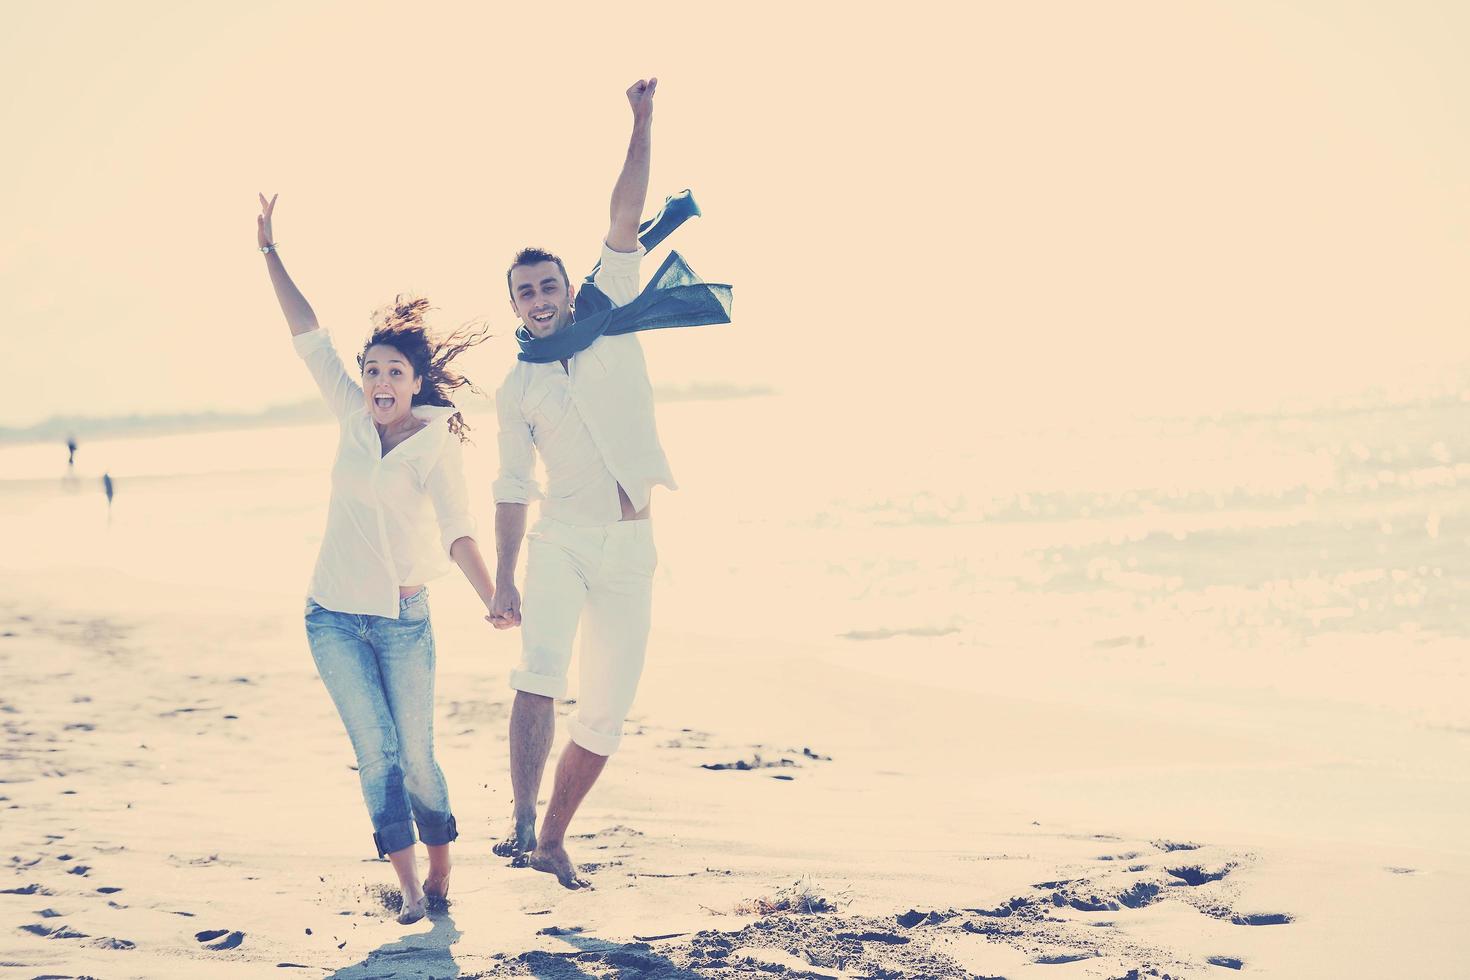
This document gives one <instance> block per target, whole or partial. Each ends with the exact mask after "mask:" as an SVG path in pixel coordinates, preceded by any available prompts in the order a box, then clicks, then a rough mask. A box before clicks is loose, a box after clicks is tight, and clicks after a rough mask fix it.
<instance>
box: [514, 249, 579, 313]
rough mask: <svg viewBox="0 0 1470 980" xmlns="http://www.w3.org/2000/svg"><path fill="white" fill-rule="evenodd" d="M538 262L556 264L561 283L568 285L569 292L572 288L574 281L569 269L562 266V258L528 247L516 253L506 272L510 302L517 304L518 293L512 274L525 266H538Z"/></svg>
mask: <svg viewBox="0 0 1470 980" xmlns="http://www.w3.org/2000/svg"><path fill="white" fill-rule="evenodd" d="M538 262H555V263H556V267H557V268H558V269H560V270H561V281H562V282H563V283H565V284H566V287H567V291H568V292H570V291H571V288H572V280H571V279H570V278H568V277H567V267H566V266H565V265H563V264H562V261H561V256H559V255H553V254H551V253H550V252H548V251H546V249H544V248H535V247H534V246H533V247H528V248H523V249H521V250H520V251H519V252H517V253H516V257H515V258H513V259H511V260H510V268H509V269H506V270H505V288H506V289H508V290H510V301H511V302H512V303H514V302H515V299H516V291H515V289H513V288H512V287H511V284H510V274H511V273H512V272H514V271H516V268H517V267H519V266H523V265H536V264H537V263H538Z"/></svg>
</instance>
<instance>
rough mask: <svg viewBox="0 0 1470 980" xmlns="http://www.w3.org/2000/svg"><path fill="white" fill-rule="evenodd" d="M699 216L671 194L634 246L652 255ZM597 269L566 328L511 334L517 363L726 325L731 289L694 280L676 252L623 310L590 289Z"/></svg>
mask: <svg viewBox="0 0 1470 980" xmlns="http://www.w3.org/2000/svg"><path fill="white" fill-rule="evenodd" d="M699 213H700V211H699V205H697V204H695V203H694V197H693V195H691V194H690V193H689V191H687V190H686V191H682V192H680V193H678V194H675V195H674V196H673V197H671V198H669V199H668V200H666V201H664V206H663V208H661V209H660V210H659V212H658V214H656V215H654V216H653V217H652V218H650V219H649V220H648V221H645V222H643V224H641V225H639V226H638V243H639V244H640V245H642V246H643V248H644V250H645V251H647V250H649V249H652V248H653V247H654V246H655V245H657V244H658V243H659V242H661V241H663V240H664V239H665V238H667V237H668V236H669V234H670V232H672V231H673V230H674V229H675V228H678V227H679V226H680V225H682V224H683V223H684V222H685V221H686V220H688V219H689V218H692V217H694V216H695V215H697V214H699ZM601 266H602V263H601V262H599V263H598V264H597V266H596V267H594V268H593V270H592V272H591V273H590V274H588V276H587V278H586V280H585V281H583V283H582V285H581V286H580V287H579V288H578V289H577V305H576V309H575V314H574V319H573V320H572V322H571V323H569V324H567V325H566V326H564V327H562V328H561V329H560V330H558V331H557V332H556V333H554V334H552V335H551V336H550V337H535V336H533V335H532V334H531V332H530V331H529V330H527V329H526V328H525V326H521V327H519V328H518V329H517V330H516V342H517V343H519V344H520V346H521V353H520V359H521V360H523V361H530V362H531V363H533V364H549V363H551V362H552V361H560V360H564V359H566V358H569V357H571V356H572V355H573V354H576V353H578V352H580V351H583V350H586V349H587V348H588V347H589V346H590V345H591V344H592V342H593V341H594V340H596V339H597V338H598V337H601V336H602V335H603V334H609V335H613V336H616V335H617V334H622V333H633V332H634V331H635V330H660V329H663V328H664V327H698V326H704V325H706V324H711V323H729V322H730V303H731V301H732V298H733V297H732V293H731V288H730V287H729V286H727V285H722V284H719V283H708V282H705V281H704V280H703V279H700V278H699V276H697V275H695V273H694V270H693V269H691V268H689V263H687V262H685V261H684V256H682V255H680V254H679V253H678V252H670V253H669V254H668V257H667V258H665V259H664V261H663V264H662V265H660V266H659V267H658V271H657V272H655V273H654V274H653V278H652V279H650V280H649V281H648V285H647V286H644V287H643V291H642V292H641V293H639V294H638V298H637V299H635V300H633V302H631V303H629V304H627V305H626V306H613V305H612V300H610V299H608V298H607V296H606V294H604V293H603V291H602V290H600V289H598V288H597V287H596V286H595V285H593V284H592V279H593V277H594V276H596V275H597V269H598V268H601Z"/></svg>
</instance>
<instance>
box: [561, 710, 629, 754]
mask: <svg viewBox="0 0 1470 980" xmlns="http://www.w3.org/2000/svg"><path fill="white" fill-rule="evenodd" d="M567 733H568V734H569V735H571V736H572V741H573V742H576V743H577V744H578V745H580V746H582V748H584V749H586V750H587V751H588V752H591V753H592V754H593V755H612V754H613V753H614V752H616V751H617V750H618V744H619V743H620V742H622V740H623V736H622V735H621V734H618V735H604V734H603V733H602V732H594V731H593V730H592V729H590V728H588V727H587V726H586V725H584V724H582V723H581V722H580V721H578V720H577V719H576V718H570V719H568V720H567Z"/></svg>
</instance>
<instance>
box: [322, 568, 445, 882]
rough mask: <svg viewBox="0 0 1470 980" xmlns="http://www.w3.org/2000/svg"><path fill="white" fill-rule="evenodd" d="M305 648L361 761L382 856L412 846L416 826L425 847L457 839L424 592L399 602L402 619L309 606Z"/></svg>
mask: <svg viewBox="0 0 1470 980" xmlns="http://www.w3.org/2000/svg"><path fill="white" fill-rule="evenodd" d="M306 639H307V643H308V644H309V645H310V646H311V656H312V659H314V660H315V661H316V668H317V672H318V673H320V674H321V678H322V683H323V684H325V685H326V686H327V692H328V693H329V694H331V695H332V701H333V703H334V704H336V706H337V713H338V714H339V715H341V716H342V723H343V724H344V725H346V726H347V736H348V738H350V739H351V740H352V750H353V751H354V752H355V753H357V774H358V776H359V778H361V780H362V797H363V800H364V801H365V802H366V803H367V808H368V814H369V815H370V816H371V817H372V821H373V842H374V843H375V844H376V845H377V847H378V856H379V857H382V856H383V855H385V854H391V853H392V852H394V851H398V850H402V849H403V848H405V847H411V846H412V845H413V842H414V836H413V828H414V824H417V825H418V831H419V839H421V840H422V841H423V842H424V843H425V844H448V843H449V842H450V841H452V840H454V839H455V838H456V837H458V836H459V833H458V830H457V829H456V828H455V824H454V816H453V815H452V814H451V813H450V812H449V788H448V787H447V786H446V785H445V783H444V773H443V772H442V771H441V770H440V769H439V763H438V762H436V761H435V759H434V630H433V627H432V626H431V625H430V624H429V595H428V590H427V589H420V590H419V591H418V592H416V593H415V594H413V595H411V596H408V597H407V598H404V599H400V600H399V604H398V618H397V619H387V618H385V617H383V616H368V615H360V614H356V613H339V612H333V611H332V610H330V609H324V608H322V607H321V606H319V605H317V603H316V602H314V601H313V600H311V599H307V600H306ZM410 817H411V818H412V819H411V820H410Z"/></svg>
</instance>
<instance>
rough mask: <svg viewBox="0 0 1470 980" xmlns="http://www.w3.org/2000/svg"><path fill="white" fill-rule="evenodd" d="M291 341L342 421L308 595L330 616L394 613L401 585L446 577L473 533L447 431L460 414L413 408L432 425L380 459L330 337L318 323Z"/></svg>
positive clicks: (460, 465) (456, 446)
mask: <svg viewBox="0 0 1470 980" xmlns="http://www.w3.org/2000/svg"><path fill="white" fill-rule="evenodd" d="M292 341H293V343H294V344H295V347H296V353H297V354H299V355H300V356H301V359H302V360H303V361H305V362H306V366H307V368H308V369H309V370H310V371H311V376H312V378H313V379H315V381H316V383H317V387H318V388H320V389H321V393H322V397H323V398H325V399H326V402H327V405H328V407H329V408H331V410H332V414H333V415H335V416H336V417H337V422H338V424H339V426H340V438H339V440H338V443H337V459H336V461H335V462H334V463H333V464H332V497H331V503H330V504H329V505H328V507H327V529H326V533H325V534H324V535H323V537H322V547H321V551H320V553H319V554H318V555H317V562H316V569H315V571H313V572H312V576H311V586H310V591H309V594H310V596H311V598H312V599H314V600H315V601H316V602H317V604H318V605H320V606H322V607H323V608H324V609H330V610H332V611H334V612H343V613H358V614H367V615H373V616H383V617H385V618H388V619H397V618H398V587H399V586H401V585H419V584H422V583H424V582H427V581H428V580H429V579H432V578H437V577H439V576H440V575H443V574H444V573H445V572H447V571H448V570H449V568H450V560H449V549H450V548H451V547H452V546H453V545H454V542H455V541H457V540H459V539H460V538H464V537H468V538H473V537H474V535H475V520H474V518H473V516H472V515H471V514H470V509H469V494H468V493H467V492H466V490H465V481H464V461H463V456H462V453H461V450H460V442H459V438H458V437H457V436H455V435H453V434H451V433H450V431H449V417H450V416H451V415H453V414H454V413H455V411H456V410H455V409H453V408H441V407H438V406H433V405H416V406H414V407H413V408H412V409H411V411H412V412H413V414H414V417H415V418H419V419H423V420H424V421H425V422H427V423H428V424H427V425H425V426H424V427H423V428H422V429H420V430H419V431H418V432H415V433H414V434H413V435H411V436H409V437H408V438H407V439H405V440H403V441H402V442H401V443H399V444H398V445H397V446H394V447H393V449H392V450H391V451H390V452H389V453H388V454H387V455H386V456H385V455H383V447H382V442H381V441H380V439H379V437H378V430H377V426H376V425H374V424H373V420H372V417H371V416H370V415H369V414H368V410H367V406H366V404H365V403H364V400H363V394H362V386H361V385H360V384H359V383H358V382H357V381H356V380H355V379H354V378H353V377H352V376H351V375H350V374H348V373H347V371H346V370H345V369H344V368H343V366H342V358H341V357H340V356H339V355H338V354H337V349H336V348H335V347H334V346H332V338H331V337H330V336H329V335H328V334H327V332H326V331H325V330H320V329H318V330H311V331H308V332H307V333H303V334H297V335H296V336H295V337H293V338H292ZM431 510H432V513H430V511H431ZM436 520H437V525H438V527H437V530H438V534H437V535H436V534H435V523H436ZM436 537H437V539H438V540H437V542H436V541H435V538H436Z"/></svg>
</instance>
